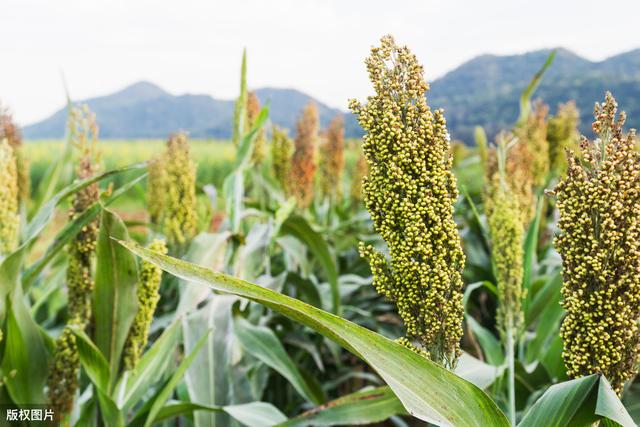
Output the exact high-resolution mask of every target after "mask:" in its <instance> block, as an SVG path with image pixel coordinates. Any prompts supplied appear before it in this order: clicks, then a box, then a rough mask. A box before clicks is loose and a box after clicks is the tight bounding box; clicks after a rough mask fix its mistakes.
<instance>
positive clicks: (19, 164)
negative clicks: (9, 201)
mask: <svg viewBox="0 0 640 427" xmlns="http://www.w3.org/2000/svg"><path fill="white" fill-rule="evenodd" d="M4 138H6V139H7V141H8V142H9V145H10V146H11V148H13V153H14V156H15V158H16V170H17V173H18V202H19V203H27V202H28V201H29V196H30V193H31V176H30V175H29V160H28V159H27V158H26V157H25V155H24V151H23V146H22V135H21V133H20V128H18V126H17V125H16V124H15V123H14V121H13V117H12V116H11V114H10V113H9V110H8V109H6V108H2V106H0V140H1V139H4Z"/></svg>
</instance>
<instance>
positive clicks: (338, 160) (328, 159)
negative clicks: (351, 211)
mask: <svg viewBox="0 0 640 427" xmlns="http://www.w3.org/2000/svg"><path fill="white" fill-rule="evenodd" d="M324 140H325V141H324V144H323V147H322V150H321V151H320V190H321V192H322V194H323V195H325V196H326V197H329V198H330V199H331V200H338V199H340V197H342V175H343V172H344V119H343V118H342V115H338V116H336V117H334V118H333V120H331V123H329V127H328V128H327V130H326V132H325V134H324Z"/></svg>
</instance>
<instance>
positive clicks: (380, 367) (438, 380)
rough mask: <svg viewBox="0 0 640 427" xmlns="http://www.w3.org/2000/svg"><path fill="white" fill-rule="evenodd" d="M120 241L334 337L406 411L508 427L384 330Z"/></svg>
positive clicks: (475, 395) (467, 387) (466, 388)
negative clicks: (377, 377) (372, 372)
mask: <svg viewBox="0 0 640 427" xmlns="http://www.w3.org/2000/svg"><path fill="white" fill-rule="evenodd" d="M121 244H122V245H123V246H125V247H127V248H128V249H129V250H131V251H132V252H133V253H135V254H136V255H138V256H140V257H142V258H143V259H145V260H146V261H148V262H151V263H153V264H155V265H157V266H159V267H160V268H162V269H163V270H165V271H167V272H169V273H171V274H173V275H175V276H177V277H179V278H182V279H184V280H190V281H193V282H195V283H204V284H209V285H210V286H211V287H212V288H213V289H215V290H217V291H221V292H227V293H232V294H235V295H238V296H241V297H244V298H247V299H250V300H252V301H255V302H258V303H260V304H262V305H264V306H266V307H269V308H271V309H272V310H275V311H278V312H280V313H282V314H284V315H285V316H287V317H290V318H291V319H293V320H295V321H297V322H299V323H301V324H303V325H305V326H307V327H309V328H312V329H314V330H315V331H317V332H319V333H320V334H322V335H324V336H326V337H327V338H329V339H331V340H333V341H335V342H336V343H338V344H340V345H341V346H342V347H344V348H345V349H347V350H348V351H350V352H351V353H353V354H354V355H356V356H358V357H360V358H361V359H363V360H364V361H365V362H366V363H368V364H369V365H370V366H371V367H372V368H373V369H375V370H376V371H377V373H378V374H379V375H380V376H381V377H382V378H383V380H384V381H385V382H386V383H387V384H388V385H389V386H390V387H391V389H392V390H393V391H394V393H395V394H396V395H397V396H398V398H399V399H400V400H401V401H402V403H403V405H404V406H405V408H406V409H407V411H408V412H409V413H410V414H412V415H413V416H415V417H417V418H419V419H421V420H424V421H429V422H431V423H433V424H437V425H442V426H452V425H455V426H483V427H487V426H508V421H507V419H506V417H505V416H504V414H503V413H502V412H501V411H500V410H499V409H498V407H497V406H496V404H495V403H494V402H493V401H492V400H491V399H490V398H489V397H488V396H487V395H486V394H485V393H484V392H483V391H482V390H480V389H479V388H478V387H476V386H474V385H473V384H471V383H469V382H467V381H465V380H463V379H462V378H460V377H458V376H456V375H455V374H453V373H452V372H449V371H448V370H446V369H444V368H442V367H441V366H438V365H437V364H435V363H433V362H431V361H430V360H427V359H425V358H424V357H422V356H420V355H418V354H417V353H414V352H413V351H411V350H409V349H407V348H406V347H404V346H402V345H400V344H398V343H395V342H393V341H391V340H389V339H387V338H385V337H383V336H382V335H379V334H377V333H375V332H372V331H370V330H368V329H366V328H363V327H361V326H359V325H356V324H354V323H352V322H350V321H348V320H345V319H342V318H340V317H338V316H335V315H333V314H331V313H328V312H326V311H324V310H321V309H319V308H316V307H313V306H310V305H308V304H305V303H303V302H301V301H298V300H296V299H294V298H291V297H288V296H286V295H281V294H278V293H276V292H273V291H271V290H270V289H265V288H262V287H260V286H257V285H254V284H252V283H249V282H246V281H243V280H240V279H236V278H233V277H230V276H228V275H225V274H222V273H217V272H213V271H211V270H207V269H205V268H202V267H198V266H196V265H193V264H189V263H187V262H184V261H181V260H178V259H175V258H171V257H168V256H164V255H160V254H156V253H154V252H152V251H149V250H146V249H144V248H142V247H140V246H139V245H138V244H136V243H133V242H121ZM445 390H446V392H445Z"/></svg>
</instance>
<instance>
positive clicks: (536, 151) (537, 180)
mask: <svg viewBox="0 0 640 427" xmlns="http://www.w3.org/2000/svg"><path fill="white" fill-rule="evenodd" d="M548 111H549V107H548V106H546V105H545V104H543V103H542V102H541V101H537V102H536V103H535V105H534V109H533V112H532V113H531V114H529V116H528V118H527V120H526V121H525V122H524V123H521V124H520V125H519V126H516V129H515V130H514V133H515V136H516V137H517V138H518V139H519V140H520V142H521V144H522V145H523V146H524V147H526V149H527V150H528V151H529V159H530V160H529V162H528V163H527V166H528V167H529V168H530V170H531V175H532V176H533V185H534V186H535V187H538V188H540V187H542V186H543V185H544V183H545V180H546V178H547V174H548V173H549V154H548V153H549V144H548V142H547V113H548Z"/></svg>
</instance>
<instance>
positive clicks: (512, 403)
mask: <svg viewBox="0 0 640 427" xmlns="http://www.w3.org/2000/svg"><path fill="white" fill-rule="evenodd" d="M514 347H515V342H514V339H513V318H512V317H511V316H509V322H508V323H507V363H508V364H509V365H508V367H507V369H508V388H509V421H511V425H512V426H515V425H516V383H515V366H514V365H515V363H514V358H515V354H514V353H515V351H514Z"/></svg>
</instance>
